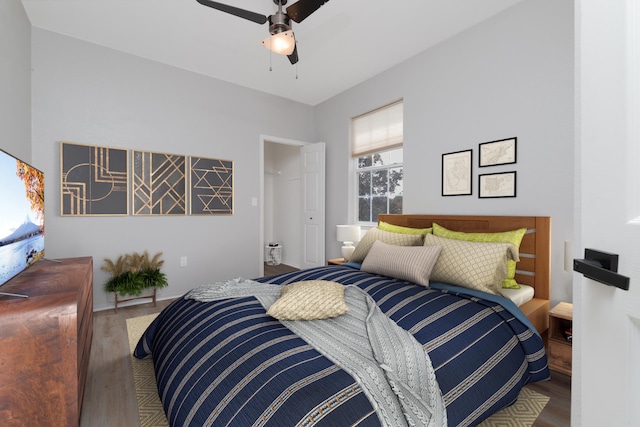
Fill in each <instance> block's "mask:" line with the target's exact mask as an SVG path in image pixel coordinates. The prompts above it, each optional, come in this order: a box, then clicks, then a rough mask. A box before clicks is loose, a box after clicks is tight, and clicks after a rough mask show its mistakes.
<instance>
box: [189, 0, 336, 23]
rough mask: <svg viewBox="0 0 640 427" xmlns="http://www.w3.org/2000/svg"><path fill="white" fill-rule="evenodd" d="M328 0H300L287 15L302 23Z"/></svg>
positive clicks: (290, 8)
mask: <svg viewBox="0 0 640 427" xmlns="http://www.w3.org/2000/svg"><path fill="white" fill-rule="evenodd" d="M198 1H200V0H198ZM328 1H329V0H298V1H297V2H295V3H294V4H292V5H291V6H289V7H288V8H287V16H288V17H289V19H291V20H292V21H293V22H297V23H300V22H302V21H303V20H304V19H305V18H308V17H309V15H311V14H312V13H313V12H315V11H316V10H318V9H320V6H322V5H323V4H325V3H326V2H328Z"/></svg>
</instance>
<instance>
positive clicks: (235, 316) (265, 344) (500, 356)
mask: <svg viewBox="0 0 640 427" xmlns="http://www.w3.org/2000/svg"><path fill="white" fill-rule="evenodd" d="M299 280H332V281H337V282H340V283H343V284H345V285H354V286H352V287H358V288H360V289H362V290H364V291H365V292H366V293H367V294H368V295H370V296H371V297H372V298H373V300H374V301H375V303H376V305H377V306H378V307H379V308H380V310H381V312H383V313H384V314H385V315H386V316H388V317H389V318H390V319H392V320H393V321H394V323H395V324H397V325H398V326H400V327H401V328H402V329H404V330H405V331H408V332H409V333H410V334H411V335H412V336H413V338H415V340H416V341H417V342H418V343H419V346H420V347H422V349H424V350H425V351H426V352H427V353H428V355H429V357H430V360H431V364H432V366H433V368H434V371H435V375H436V378H437V383H438V384H439V386H440V390H441V394H442V397H443V402H444V405H445V406H446V416H447V418H448V423H449V425H476V424H478V423H479V422H481V421H482V420H484V419H485V418H487V417H488V416H490V415H491V414H492V413H494V412H495V411H497V410H499V409H501V408H503V407H505V406H508V405H510V404H512V403H514V402H515V400H516V398H517V395H518V393H519V391H520V389H521V388H522V386H523V385H525V384H527V383H529V382H533V381H540V380H544V379H548V377H549V371H548V368H547V363H546V355H545V351H544V347H543V345H542V340H541V339H540V337H539V335H537V334H536V333H534V332H533V331H531V330H530V329H528V327H527V326H526V325H525V324H523V323H522V322H520V321H519V320H518V319H517V317H516V316H514V315H512V314H511V313H509V311H507V310H505V309H504V308H503V307H502V306H501V305H500V304H499V303H498V302H495V301H485V300H483V299H482V298H478V297H475V296H468V295H463V294H462V293H458V292H453V291H451V290H444V291H443V290H434V289H428V288H425V287H424V286H420V285H415V284H412V283H408V282H405V281H401V280H396V279H391V278H387V277H382V276H376V275H371V274H368V273H364V272H361V271H358V270H355V269H353V268H349V267H338V266H331V267H321V268H316V269H309V270H304V271H302V272H295V273H289V274H284V275H279V276H274V277H270V278H261V279H257V281H259V282H265V283H270V284H275V285H284V284H287V283H292V282H295V281H299ZM255 286H256V287H259V286H260V285H255ZM267 287H268V286H265V287H264V288H267ZM260 298H263V297H261V296H258V297H257V298H256V297H253V296H234V297H231V298H225V299H221V300H216V301H211V302H198V301H195V300H191V299H186V298H183V299H179V300H176V301H175V302H174V303H172V304H171V305H170V306H169V307H167V308H166V309H165V310H164V311H163V312H162V313H161V314H160V316H158V318H157V319H156V320H155V321H154V322H153V323H152V325H151V326H150V327H149V328H148V330H147V331H146V332H145V334H144V335H143V337H142V339H141V341H140V343H139V344H138V347H137V348H136V352H135V355H136V357H146V356H148V355H150V354H151V355H152V357H153V359H154V366H155V370H156V377H157V383H158V390H159V393H160V397H161V400H162V402H163V405H164V408H165V412H166V413H167V417H168V419H169V421H170V424H171V425H172V426H184V425H197V426H204V425H216V426H218V425H220V426H225V425H229V426H253V425H256V426H258V425H273V426H294V425H317V426H322V425H326V426H347V425H358V426H379V425H384V423H385V422H386V421H385V417H384V416H382V417H381V416H380V411H381V406H380V405H379V404H378V402H377V401H376V399H375V398H373V397H372V395H371V392H370V390H369V389H367V385H366V384H363V383H362V380H361V378H360V377H359V376H358V374H357V373H354V372H355V371H353V370H352V368H351V367H349V366H344V367H343V366H342V365H341V364H336V363H335V362H334V361H332V359H330V358H329V357H327V356H326V355H325V354H324V353H323V352H322V351H319V350H318V349H316V348H314V347H313V346H312V345H310V342H313V341H314V340H313V339H311V338H309V337H308V336H307V335H305V334H304V332H300V331H297V332H298V333H300V335H302V336H305V337H306V339H303V338H302V337H301V336H298V335H296V333H294V331H292V329H295V327H293V328H292V329H290V328H288V327H287V326H286V325H285V324H284V323H283V322H278V321H276V320H275V319H273V318H271V317H270V316H268V315H266V310H265V308H264V306H263V304H261V303H260V301H259V299H260ZM293 323H295V322H293ZM329 331H330V330H329ZM334 331H335V330H334ZM328 333H329V334H330V335H337V334H336V333H332V332H328ZM326 341H329V340H326ZM374 346H375V344H374ZM400 347H401V348H403V349H404V347H405V345H404V344H403V345H400ZM396 348H398V347H396ZM323 351H324V350H323ZM395 353H397V351H396V352H395ZM374 357H375V356H374ZM427 360H428V359H427ZM377 364H378V365H380V364H381V363H380V362H379V361H378V363H377ZM382 365H385V363H382ZM409 371H411V372H413V369H409ZM386 374H387V372H385V375H386ZM386 376H387V377H388V375H386ZM392 383H393V382H392ZM418 395H419V393H418ZM419 400H420V399H419ZM422 400H425V399H422ZM372 402H373V403H372ZM400 404H402V402H400ZM427 408H429V405H427ZM402 412H406V407H403V409H402ZM427 412H428V410H427ZM213 420H215V422H214V421H213ZM417 425H420V423H418V424H417Z"/></svg>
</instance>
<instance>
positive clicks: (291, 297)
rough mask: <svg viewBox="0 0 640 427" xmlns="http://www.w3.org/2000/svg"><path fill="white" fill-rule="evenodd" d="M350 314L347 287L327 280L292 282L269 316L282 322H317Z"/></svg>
mask: <svg viewBox="0 0 640 427" xmlns="http://www.w3.org/2000/svg"><path fill="white" fill-rule="evenodd" d="M347 311H349V307H348V306H347V303H346V302H345V301H344V286H343V285H341V284H340V283H337V282H329V281H327V280H304V281H300V282H294V283H290V284H288V285H287V286H285V287H283V288H282V290H281V291H280V298H278V299H277V300H276V302H274V303H273V305H272V306H271V307H269V310H267V314H268V315H270V316H272V317H275V318H276V319H279V320H317V319H329V318H332V317H337V316H340V315H341V314H344V313H346V312H347Z"/></svg>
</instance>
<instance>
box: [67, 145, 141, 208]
mask: <svg viewBox="0 0 640 427" xmlns="http://www.w3.org/2000/svg"><path fill="white" fill-rule="evenodd" d="M128 170H129V152H128V151H127V150H126V149H120V148H110V147H99V146H93V145H79V144H73V143H69V142H61V143H60V190H61V191H60V196H61V203H60V215H61V216H89V215H103V216H124V215H129V191H128V184H129V173H128Z"/></svg>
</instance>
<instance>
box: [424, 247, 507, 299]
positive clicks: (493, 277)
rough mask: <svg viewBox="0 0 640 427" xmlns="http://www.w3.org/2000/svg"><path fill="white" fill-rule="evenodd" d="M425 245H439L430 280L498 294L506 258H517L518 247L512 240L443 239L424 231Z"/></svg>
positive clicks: (504, 273) (505, 267)
mask: <svg viewBox="0 0 640 427" xmlns="http://www.w3.org/2000/svg"><path fill="white" fill-rule="evenodd" d="M424 244H425V246H442V251H441V252H440V257H438V261H436V265H435V266H434V267H433V270H432V271H431V280H433V281H437V282H444V283H450V284H452V285H458V286H464V287H466V288H470V289H476V290H479V291H482V292H488V293H491V294H496V295H499V294H500V289H501V287H502V286H501V285H502V280H503V279H504V278H505V277H506V276H507V261H508V260H509V259H512V260H515V261H518V260H519V257H518V248H516V247H515V246H514V245H512V244H511V243H480V242H467V241H465V240H455V239H446V238H444V237H439V236H434V235H433V234H427V235H426V236H425V242H424Z"/></svg>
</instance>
